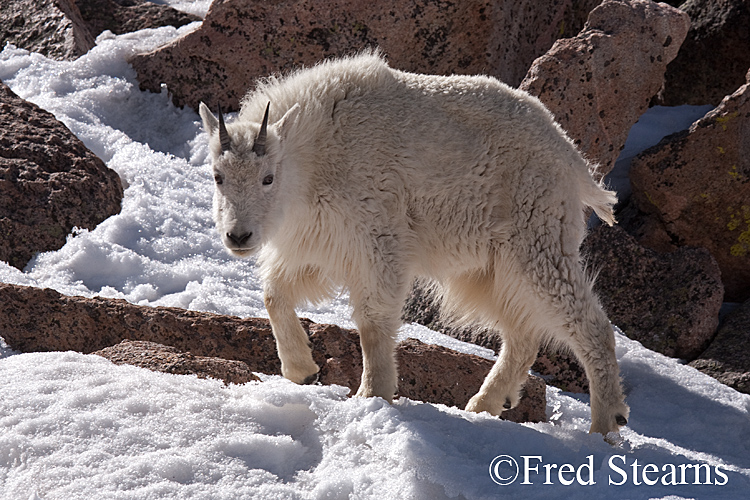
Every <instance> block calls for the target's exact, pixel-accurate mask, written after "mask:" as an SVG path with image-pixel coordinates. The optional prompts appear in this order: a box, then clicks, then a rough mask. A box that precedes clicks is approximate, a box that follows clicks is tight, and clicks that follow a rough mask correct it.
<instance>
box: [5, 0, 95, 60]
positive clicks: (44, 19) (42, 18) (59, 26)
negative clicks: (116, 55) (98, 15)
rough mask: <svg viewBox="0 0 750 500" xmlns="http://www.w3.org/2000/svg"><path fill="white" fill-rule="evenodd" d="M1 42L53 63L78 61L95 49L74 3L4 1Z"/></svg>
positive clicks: (23, 0)
mask: <svg viewBox="0 0 750 500" xmlns="http://www.w3.org/2000/svg"><path fill="white" fill-rule="evenodd" d="M0 39H1V40H2V41H3V46H5V44H6V43H12V44H13V45H15V46H17V47H20V48H23V49H26V50H29V51H32V52H40V53H42V54H44V55H45V56H47V57H51V58H54V59H70V60H72V59H76V58H77V57H79V56H81V55H83V54H85V53H86V52H88V51H89V49H91V48H92V47H93V46H94V45H95V44H94V37H93V36H92V35H91V32H90V31H89V29H88V27H87V26H86V23H84V21H83V19H81V13H80V12H79V10H78V7H77V6H76V4H75V2H74V1H73V0H10V1H3V2H2V3H1V4H0Z"/></svg>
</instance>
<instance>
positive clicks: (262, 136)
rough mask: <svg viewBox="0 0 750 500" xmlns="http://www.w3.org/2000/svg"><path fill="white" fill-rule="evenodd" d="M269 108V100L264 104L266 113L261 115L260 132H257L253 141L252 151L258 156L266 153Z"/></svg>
mask: <svg viewBox="0 0 750 500" xmlns="http://www.w3.org/2000/svg"><path fill="white" fill-rule="evenodd" d="M270 108H271V103H270V102H269V103H268V105H267V106H266V114H265V115H264V116H263V124H262V125H261V126H260V132H258V137H256V138H255V143H254V144H253V153H255V154H256V155H258V156H263V155H264V154H266V136H267V135H268V110H269V109H270Z"/></svg>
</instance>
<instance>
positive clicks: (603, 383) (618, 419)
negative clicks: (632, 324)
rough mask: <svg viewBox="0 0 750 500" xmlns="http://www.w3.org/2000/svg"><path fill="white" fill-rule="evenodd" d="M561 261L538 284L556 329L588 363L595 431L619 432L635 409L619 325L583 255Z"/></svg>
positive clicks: (592, 429)
mask: <svg viewBox="0 0 750 500" xmlns="http://www.w3.org/2000/svg"><path fill="white" fill-rule="evenodd" d="M550 262H552V261H551V260H550ZM557 266H558V267H557V268H556V269H558V270H559V271H558V272H554V271H550V268H547V270H548V272H547V273H546V274H545V275H544V276H545V277H546V279H547V283H546V286H541V287H539V288H538V291H539V292H540V293H541V294H542V296H545V295H546V300H545V302H546V303H547V304H548V307H547V308H546V309H547V310H548V311H550V314H552V316H550V318H551V319H552V320H555V319H557V320H558V321H559V327H557V328H551V329H550V333H552V335H553V336H554V337H555V338H556V339H557V340H560V341H562V342H564V343H565V344H567V345H568V347H570V349H571V350H572V351H573V353H574V354H575V355H576V357H577V358H578V360H579V361H580V362H581V364H582V365H583V368H584V370H585V371H586V377H587V378H588V380H589V392H590V394H591V429H590V432H592V433H593V432H598V433H600V434H603V435H604V436H606V435H607V434H608V433H610V432H618V431H619V428H620V426H621V425H625V424H626V423H627V418H628V414H629V408H628V406H627V405H626V404H625V398H624V396H623V392H622V386H621V383H620V370H619V367H618V365H617V357H616V355H615V337H614V331H613V329H612V325H611V324H610V323H609V320H608V319H607V316H606V314H605V313H604V311H603V310H602V308H601V306H600V304H599V300H598V299H597V297H596V295H595V294H594V292H593V289H592V284H591V282H590V281H589V280H588V279H586V277H585V275H584V273H583V271H582V270H581V267H580V264H579V262H578V257H577V255H571V256H567V257H566V258H563V259H559V260H558V261H557ZM554 276H557V277H556V278H554Z"/></svg>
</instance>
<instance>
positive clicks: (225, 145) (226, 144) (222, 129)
mask: <svg viewBox="0 0 750 500" xmlns="http://www.w3.org/2000/svg"><path fill="white" fill-rule="evenodd" d="M219 142H220V143H221V152H222V153H224V152H226V151H229V148H230V147H231V145H232V141H231V140H230V139H229V132H227V126H226V125H225V124H224V115H223V114H221V104H219Z"/></svg>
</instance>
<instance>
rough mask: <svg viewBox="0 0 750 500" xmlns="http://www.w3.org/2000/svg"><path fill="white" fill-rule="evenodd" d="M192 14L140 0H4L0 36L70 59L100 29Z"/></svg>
mask: <svg viewBox="0 0 750 500" xmlns="http://www.w3.org/2000/svg"><path fill="white" fill-rule="evenodd" d="M198 20H200V19H199V18H198V17H196V16H193V15H191V14H186V13H184V12H180V11H178V10H175V9H173V8H171V7H169V6H167V5H157V4H155V3H152V2H149V1H146V0H4V1H3V2H0V40H2V42H3V45H5V43H12V44H13V45H16V46H17V47H20V48H22V49H26V50H29V51H31V52H40V53H42V54H44V55H46V56H47V57H51V58H55V59H76V58H77V57H80V56H82V55H83V54H85V53H86V52H88V51H89V50H90V49H91V48H92V47H94V45H95V42H94V40H95V39H96V37H97V35H99V33H101V32H102V31H104V30H110V31H112V32H113V33H116V34H121V33H128V32H131V31H137V30H140V29H144V28H156V27H159V26H166V25H173V26H178V27H179V26H182V25H184V24H187V23H190V22H193V21H198Z"/></svg>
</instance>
